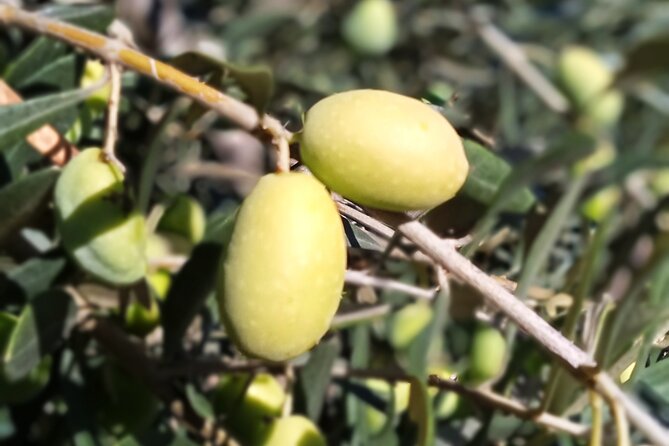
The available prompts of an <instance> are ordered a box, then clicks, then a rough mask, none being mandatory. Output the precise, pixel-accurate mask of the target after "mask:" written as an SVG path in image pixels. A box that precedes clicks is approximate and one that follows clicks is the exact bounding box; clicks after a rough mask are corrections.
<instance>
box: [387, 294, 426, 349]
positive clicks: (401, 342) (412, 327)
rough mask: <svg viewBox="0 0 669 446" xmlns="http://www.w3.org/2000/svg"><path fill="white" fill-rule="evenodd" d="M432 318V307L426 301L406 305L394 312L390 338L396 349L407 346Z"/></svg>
mask: <svg viewBox="0 0 669 446" xmlns="http://www.w3.org/2000/svg"><path fill="white" fill-rule="evenodd" d="M431 320H432V308H431V307H430V306H429V305H427V304H426V303H424V302H417V303H414V304H409V305H406V306H405V307H404V308H402V309H401V310H399V311H398V312H396V313H395V314H393V316H392V319H391V322H390V336H389V337H388V340H389V341H390V343H391V344H392V345H393V347H395V348H396V349H400V350H401V349H404V348H407V347H408V346H409V345H410V344H411V342H412V341H413V340H414V339H416V336H418V335H419V334H420V333H421V332H422V331H423V330H424V329H425V327H427V326H428V325H429V324H430V321H431Z"/></svg>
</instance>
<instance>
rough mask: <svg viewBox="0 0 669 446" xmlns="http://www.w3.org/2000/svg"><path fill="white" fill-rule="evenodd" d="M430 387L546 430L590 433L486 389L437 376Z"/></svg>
mask: <svg viewBox="0 0 669 446" xmlns="http://www.w3.org/2000/svg"><path fill="white" fill-rule="evenodd" d="M428 385H429V386H432V387H438V388H440V389H445V390H450V391H452V392H455V393H457V394H459V395H462V396H464V397H468V398H470V399H471V400H473V401H474V402H476V403H479V404H481V405H485V406H488V407H492V408H495V409H499V410H501V411H503V412H507V413H511V414H513V415H515V416H516V417H518V418H522V419H524V420H531V421H534V422H535V423H537V424H539V425H541V426H544V427H546V428H549V429H552V430H556V431H559V432H566V433H568V434H570V435H573V436H575V437H582V436H585V435H586V434H587V433H588V430H589V428H588V426H585V425H583V424H579V423H575V422H573V421H570V420H568V419H567V418H561V417H559V416H557V415H553V414H550V413H548V412H537V411H536V410H534V409H529V408H527V407H525V406H523V405H522V404H521V403H519V402H517V401H514V400H512V399H509V398H506V397H503V396H502V395H499V394H497V393H494V392H491V391H489V390H485V389H473V388H469V387H465V386H463V385H462V384H460V383H458V382H457V381H453V380H450V379H442V378H440V377H438V376H436V375H431V376H430V377H429V378H428Z"/></svg>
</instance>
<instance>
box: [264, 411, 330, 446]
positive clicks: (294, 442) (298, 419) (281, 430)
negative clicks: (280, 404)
mask: <svg viewBox="0 0 669 446" xmlns="http://www.w3.org/2000/svg"><path fill="white" fill-rule="evenodd" d="M259 444H260V445H262V446H326V445H327V443H326V441H325V438H324V437H323V434H321V433H320V431H319V430H318V427H316V425H314V423H312V422H311V420H309V419H308V418H305V417H302V416H299V415H292V416H289V417H286V418H279V419H277V420H275V421H274V422H273V423H272V425H271V426H270V428H269V431H268V433H267V436H266V437H265V438H264V440H263V441H261V442H260V443H259Z"/></svg>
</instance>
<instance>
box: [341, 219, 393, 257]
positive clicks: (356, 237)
mask: <svg viewBox="0 0 669 446" xmlns="http://www.w3.org/2000/svg"><path fill="white" fill-rule="evenodd" d="M343 222H344V232H345V233H346V240H347V241H348V245H349V246H351V247H352V248H360V249H367V250H371V251H378V252H383V250H384V247H383V246H382V245H381V243H380V242H379V240H378V239H377V238H376V236H375V235H374V234H372V233H370V232H368V231H366V230H365V229H364V228H361V227H360V226H358V225H356V224H354V223H351V222H350V221H349V220H348V219H347V218H344V219H343Z"/></svg>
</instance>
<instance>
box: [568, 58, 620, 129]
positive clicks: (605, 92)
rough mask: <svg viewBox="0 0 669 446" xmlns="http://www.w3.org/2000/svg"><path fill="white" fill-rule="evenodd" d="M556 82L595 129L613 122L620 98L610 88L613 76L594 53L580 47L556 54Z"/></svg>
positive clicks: (618, 111) (617, 112)
mask: <svg viewBox="0 0 669 446" xmlns="http://www.w3.org/2000/svg"><path fill="white" fill-rule="evenodd" d="M558 70H559V75H560V80H561V83H562V85H563V86H564V88H565V90H566V91H567V93H568V94H569V96H570V97H571V99H572V100H573V102H574V105H575V106H576V108H577V109H578V110H579V111H580V112H581V113H582V114H583V115H584V116H585V117H586V118H587V119H588V120H589V121H590V123H591V124H594V125H596V126H603V127H605V126H608V125H611V124H613V123H615V122H616V121H617V120H618V117H619V116H620V113H621V112H622V109H623V105H624V97H623V95H622V93H621V92H620V91H619V90H617V89H615V88H611V86H612V85H611V84H612V82H613V73H612V72H611V70H610V69H609V68H608V67H607V66H606V65H605V64H604V62H603V61H602V59H601V58H600V57H599V55H598V54H597V53H595V52H594V51H592V50H591V49H590V48H586V47H582V46H568V47H566V48H564V49H563V50H562V52H561V54H560V59H559V63H558Z"/></svg>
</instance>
